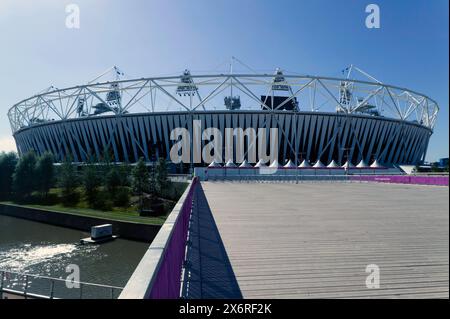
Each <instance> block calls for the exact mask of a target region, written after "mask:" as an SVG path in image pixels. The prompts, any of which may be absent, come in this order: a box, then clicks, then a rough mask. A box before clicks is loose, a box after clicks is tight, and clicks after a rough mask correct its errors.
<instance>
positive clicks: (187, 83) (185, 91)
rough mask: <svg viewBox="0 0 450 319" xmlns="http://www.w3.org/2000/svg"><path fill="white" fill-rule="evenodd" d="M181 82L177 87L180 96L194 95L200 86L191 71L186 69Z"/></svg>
mask: <svg viewBox="0 0 450 319" xmlns="http://www.w3.org/2000/svg"><path fill="white" fill-rule="evenodd" d="M180 80H181V84H180V85H178V87H177V94H178V95H179V96H194V95H195V93H197V91H198V88H197V86H196V85H195V84H194V81H193V80H192V76H191V72H190V71H189V70H188V69H186V70H184V72H183V75H182V76H181V79H180Z"/></svg>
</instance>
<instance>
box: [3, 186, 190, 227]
mask: <svg viewBox="0 0 450 319" xmlns="http://www.w3.org/2000/svg"><path fill="white" fill-rule="evenodd" d="M186 186H187V183H172V184H171V189H170V190H168V191H171V193H172V194H171V196H167V197H172V198H171V199H170V200H167V203H169V204H171V205H170V206H169V207H168V208H169V209H168V210H167V214H166V215H164V216H157V217H147V216H139V212H138V210H137V207H136V205H133V204H131V205H130V206H128V207H113V208H112V209H111V210H106V211H102V210H97V209H92V208H89V206H88V203H87V202H86V201H85V199H84V196H82V195H81V197H80V201H79V203H77V204H76V206H74V207H67V206H64V205H62V204H61V203H59V202H57V201H55V202H54V203H52V204H36V203H26V204H22V203H20V204H18V203H15V202H12V201H0V203H1V204H7V205H14V206H21V207H30V208H36V209H41V210H48V211H52V212H60V213H67V214H72V215H78V216H87V217H96V218H104V219H108V220H115V221H123V222H132V223H140V224H148V225H162V224H164V221H165V220H166V218H167V215H168V214H169V213H170V211H171V210H172V207H173V206H175V204H176V201H177V200H178V198H179V197H180V196H181V194H182V193H183V191H184V190H185V189H186ZM78 191H79V192H80V194H82V191H81V188H80V189H79V190H78ZM172 191H173V192H172ZM60 193H61V190H60V189H58V188H52V189H51V190H50V192H49V197H52V196H53V198H54V199H57V198H59V196H60ZM133 202H137V197H134V196H133V197H132V198H131V203H133Z"/></svg>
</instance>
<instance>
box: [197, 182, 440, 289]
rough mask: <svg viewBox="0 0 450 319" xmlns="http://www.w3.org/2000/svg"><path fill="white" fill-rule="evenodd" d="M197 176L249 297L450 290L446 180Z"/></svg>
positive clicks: (241, 285) (229, 256) (236, 271)
mask: <svg viewBox="0 0 450 319" xmlns="http://www.w3.org/2000/svg"><path fill="white" fill-rule="evenodd" d="M202 185H203V189H204V192H205V195H206V198H207V201H208V204H209V207H210V209H211V211H212V214H213V217H214V220H215V223H216V224H217V229H218V231H219V233H220V236H221V239H222V241H223V245H224V247H225V249H226V252H227V254H228V258H229V260H230V263H231V266H232V268H233V271H234V273H235V275H236V279H237V282H238V284H239V286H240V289H241V291H242V294H243V296H244V297H245V298H356V297H362V298H377V297H380V298H402V297H404V298H448V287H449V278H448V273H449V271H448V266H449V243H448V240H449V214H448V209H449V201H448V195H449V194H448V187H434V186H416V185H395V184H369V183H313V182H311V183H306V182H305V183H300V184H289V183H284V184H276V183H231V182H230V183H223V182H205V183H202ZM369 264H376V265H378V266H379V268H380V288H379V289H367V288H366V286H365V280H366V276H367V273H366V272H365V269H366V266H367V265H369Z"/></svg>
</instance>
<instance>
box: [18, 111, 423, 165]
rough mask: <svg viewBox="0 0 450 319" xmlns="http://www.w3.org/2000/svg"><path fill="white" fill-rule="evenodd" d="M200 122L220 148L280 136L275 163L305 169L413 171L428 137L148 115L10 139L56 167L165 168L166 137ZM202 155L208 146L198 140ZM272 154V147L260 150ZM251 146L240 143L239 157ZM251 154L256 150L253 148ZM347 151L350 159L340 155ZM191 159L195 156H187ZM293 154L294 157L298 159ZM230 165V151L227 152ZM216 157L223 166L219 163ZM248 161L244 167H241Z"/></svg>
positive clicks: (419, 130) (324, 116)
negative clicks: (216, 134) (348, 165)
mask: <svg viewBox="0 0 450 319" xmlns="http://www.w3.org/2000/svg"><path fill="white" fill-rule="evenodd" d="M194 120H198V121H200V122H201V129H202V130H204V129H207V128H218V129H219V130H220V132H221V133H222V134H221V136H222V139H223V140H222V143H221V144H222V145H225V138H226V134H225V128H237V127H239V128H242V129H243V130H246V129H247V128H254V129H255V130H256V131H257V129H258V128H266V130H267V135H266V138H269V128H277V129H278V132H279V134H278V139H279V141H278V147H279V149H278V155H279V157H278V160H279V162H280V163H284V162H285V161H286V160H289V159H291V160H295V159H297V160H298V161H300V160H301V159H307V160H308V161H309V162H310V163H314V162H316V161H318V160H320V161H321V162H322V163H324V164H327V163H330V162H331V160H333V159H334V160H335V161H336V162H337V163H340V164H342V163H344V162H345V161H346V159H347V157H348V158H350V160H351V162H353V163H354V164H357V163H359V162H360V161H361V160H364V161H365V162H366V163H370V162H372V161H374V160H375V159H377V160H378V161H379V162H381V163H386V164H416V163H419V162H420V161H421V160H423V158H424V155H425V152H426V148H427V145H428V140H429V138H430V136H431V131H430V130H429V129H428V128H425V127H423V126H420V125H417V124H414V123H407V122H401V121H397V120H390V119H383V118H376V117H368V116H356V115H338V114H332V113H317V112H316V113H312V112H310V113H303V112H298V113H293V112H286V111H282V112H274V113H267V112H264V111H247V112H243V111H233V112H206V111H204V112H202V111H199V112H196V113H187V112H186V113H183V112H181V113H152V114H128V115H122V116H103V117H92V118H86V119H77V120H67V121H59V122H52V123H46V124H41V125H36V126H34V127H30V128H26V129H23V130H21V131H19V132H17V133H16V134H15V139H16V143H17V146H18V149H19V152H20V153H25V152H27V151H29V150H35V151H36V152H37V153H38V154H42V153H44V152H46V151H49V152H51V153H52V154H54V156H55V158H56V159H57V160H58V161H63V160H64V159H65V158H66V157H67V156H69V157H71V158H72V159H73V160H74V161H75V162H85V161H88V160H89V159H90V158H91V157H92V156H94V158H102V156H103V152H104V150H105V149H108V150H109V151H110V152H111V155H112V159H113V160H114V161H116V162H136V161H137V160H138V159H139V158H140V157H143V158H144V159H145V160H147V161H151V160H154V159H156V158H159V157H164V158H167V159H168V160H170V156H169V154H170V150H171V148H172V147H173V146H174V144H175V143H177V140H173V139H171V137H170V132H171V131H172V130H174V129H175V128H179V127H181V128H186V129H187V131H188V132H189V136H193V135H194V134H193V121H194ZM201 143H202V145H201V146H202V148H203V147H204V146H205V144H206V143H208V140H207V139H206V140H202V141H201ZM266 146H267V150H265V151H266V153H267V154H268V153H269V152H270V149H269V148H270V143H267V144H266ZM249 147H251V145H250V144H249V143H248V141H247V140H246V143H244V151H245V153H248V151H249ZM254 147H257V144H256V145H255V146H254ZM346 150H348V151H346ZM191 153H193V150H191ZM296 153H297V155H296ZM233 154H234V156H233V158H232V160H233V162H235V163H236V162H239V161H240V159H238V158H236V150H235V151H234V152H233ZM225 155H226V154H225V148H223V149H222V158H223V159H224V161H226V160H228V159H229V158H226V156H225ZM247 160H249V159H247Z"/></svg>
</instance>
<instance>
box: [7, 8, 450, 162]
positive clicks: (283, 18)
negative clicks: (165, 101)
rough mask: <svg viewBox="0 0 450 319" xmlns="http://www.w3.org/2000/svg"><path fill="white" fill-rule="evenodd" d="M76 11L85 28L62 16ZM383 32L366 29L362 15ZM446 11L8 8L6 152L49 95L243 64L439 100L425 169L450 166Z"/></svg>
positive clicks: (436, 9)
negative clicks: (113, 80) (362, 77)
mask: <svg viewBox="0 0 450 319" xmlns="http://www.w3.org/2000/svg"><path fill="white" fill-rule="evenodd" d="M69 3H75V4H78V5H79V7H80V14H81V16H80V29H67V28H66V27H65V19H66V15H67V14H66V13H65V6H66V5H67V4H69ZM370 3H376V4H378V5H379V7H380V10H381V28H380V29H367V28H366V27H365V19H366V16H367V13H365V7H366V5H368V4H370ZM448 5H449V4H448V1H447V0H423V1H422V0H420V1H419V0H417V1H413V0H409V1H406V0H396V1H375V0H368V1H362V0H341V1H335V0H327V1H325V0H314V1H313V0H309V1H300V0H292V1H288V0H278V1H275V0H272V1H268V0H267V1H263V0H239V1H237V0H236V1H235V0H227V1H225V0H224V1H221V0H178V1H175V0H170V1H169V0H151V1H149V0H95V1H94V0H72V1H62V0H39V1H36V0H1V1H0V43H1V46H0V70H1V72H0V88H1V97H2V98H1V104H0V150H10V149H13V148H14V143H13V140H12V138H11V131H10V128H9V123H8V121H7V117H6V112H7V110H8V108H9V107H10V106H11V105H13V104H14V103H16V102H18V101H19V100H21V99H23V98H26V97H28V96H30V95H33V94H35V93H36V92H38V91H41V90H42V89H44V88H46V87H49V86H50V85H55V86H57V87H64V86H70V85H75V84H80V83H85V82H87V81H88V80H90V79H92V78H93V77H95V76H96V75H98V74H99V73H101V72H102V71H103V70H105V69H107V68H108V67H110V66H112V65H117V66H119V67H120V68H121V69H122V70H124V71H125V72H126V73H127V74H128V75H129V76H136V77H143V76H152V75H164V74H178V73H180V72H181V71H182V70H184V69H185V68H186V67H188V68H190V69H191V70H192V71H193V72H195V71H208V70H213V69H214V68H215V67H216V66H217V65H219V64H221V63H223V62H224V61H227V60H229V59H230V57H231V56H236V57H238V58H239V59H240V60H242V61H244V62H246V63H247V64H249V65H250V66H252V68H254V69H256V70H265V71H267V70H273V69H274V68H275V67H278V66H279V67H282V68H283V69H286V70H290V71H295V72H299V73H303V74H316V75H325V76H326V75H329V76H339V75H340V71H341V70H342V69H343V68H344V67H345V66H348V65H350V64H354V65H356V66H358V67H360V68H362V69H364V70H365V71H367V72H369V73H370V74H372V75H373V76H375V77H376V78H378V79H379V80H381V81H383V82H384V83H388V84H393V85H399V86H402V87H408V88H410V89H412V90H417V91H419V92H422V93H424V94H426V95H428V96H430V97H431V98H433V99H435V100H436V101H437V102H438V104H439V105H440V108H441V111H440V114H439V118H438V122H437V125H436V127H435V132H434V135H433V136H432V138H431V142H430V146H429V149H428V155H427V159H428V160H435V159H437V158H440V157H447V156H448V153H449V152H448V145H449V140H448V135H449V129H448V126H449V125H448V124H449V122H448V105H449V91H448V86H449V83H448V82H449V73H448V69H449V65H448V58H449V33H448V27H449V18H448V9H449V8H448Z"/></svg>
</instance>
